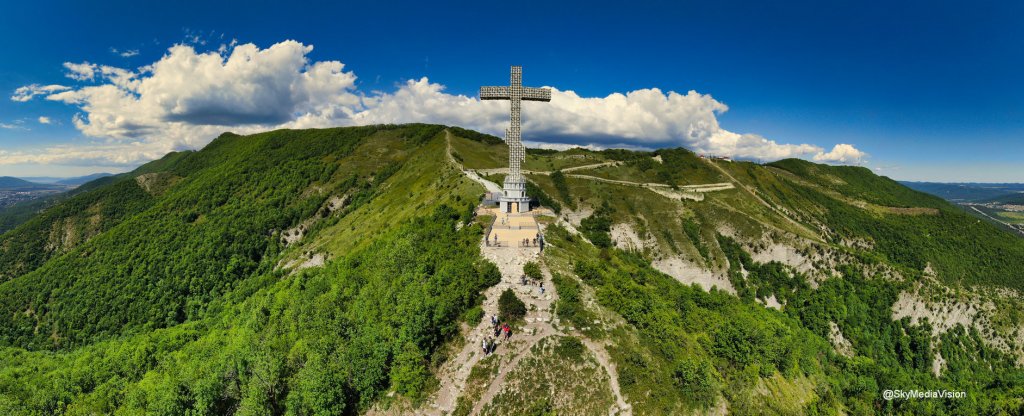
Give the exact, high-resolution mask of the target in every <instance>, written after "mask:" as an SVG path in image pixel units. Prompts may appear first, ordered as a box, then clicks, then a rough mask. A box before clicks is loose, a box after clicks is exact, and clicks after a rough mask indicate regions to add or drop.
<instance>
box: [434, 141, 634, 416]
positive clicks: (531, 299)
mask: <svg viewBox="0 0 1024 416" xmlns="http://www.w3.org/2000/svg"><path fill="white" fill-rule="evenodd" d="M445 133H446V141H447V146H448V152H447V153H448V160H449V161H450V162H451V163H452V164H453V165H454V166H456V167H458V168H459V169H460V170H461V171H462V172H463V173H464V174H465V175H466V176H467V177H469V178H470V179H473V180H474V181H476V182H478V183H480V184H481V185H483V186H484V187H485V188H487V189H488V190H489V191H491V190H492V188H496V190H500V187H498V186H497V185H496V184H494V183H493V182H490V181H487V180H485V179H483V178H481V177H480V176H479V175H477V174H476V173H475V172H473V171H469V170H466V169H465V168H464V167H463V165H462V164H461V163H459V162H458V161H457V160H455V158H454V157H453V156H452V154H451V133H450V132H448V131H445ZM606 164H607V163H604V164H598V165H600V166H603V165H606ZM598 165H588V166H590V167H597V166H598ZM579 168H583V167H577V169H579ZM534 224H536V222H535V221H534ZM480 252H481V255H482V256H483V257H484V258H486V259H488V260H490V261H491V262H493V263H494V264H495V265H497V266H498V270H499V271H500V272H501V280H500V281H499V282H498V283H497V284H496V285H494V286H491V287H490V288H488V289H487V290H485V291H484V296H485V300H484V302H483V305H482V307H483V310H484V319H483V320H481V322H480V323H478V324H477V325H476V326H474V327H472V328H470V329H469V331H468V332H467V333H466V334H465V340H466V342H465V344H463V346H462V348H461V349H460V350H459V351H458V353H457V354H456V355H455V356H454V357H451V358H450V359H448V360H447V361H446V362H445V364H443V365H442V366H441V368H440V369H439V370H438V379H439V380H440V385H441V387H440V388H439V389H438V391H437V392H436V393H434V394H433V395H432V396H431V397H430V398H429V400H428V405H427V406H425V407H424V408H423V411H422V414H427V415H437V416H440V415H446V414H449V413H451V412H452V411H453V410H455V408H456V405H457V404H458V399H459V397H460V396H461V395H462V394H463V393H464V392H465V391H466V387H467V386H466V384H467V381H468V379H469V375H470V373H471V372H472V370H473V367H474V366H476V365H477V363H479V362H480V360H482V359H483V358H484V357H485V355H484V354H483V352H482V350H481V342H482V341H483V340H484V339H487V338H488V337H491V336H493V335H494V332H493V327H492V326H491V321H490V317H491V315H497V314H498V297H499V296H500V295H501V293H502V292H504V291H505V290H506V289H512V290H513V291H514V292H515V293H516V295H517V296H518V297H519V299H521V300H522V301H523V303H525V304H526V308H527V313H526V317H525V318H524V324H523V325H522V327H521V328H519V329H518V330H517V331H515V332H513V334H512V338H511V339H509V340H508V341H500V340H499V344H498V347H497V349H496V350H495V352H494V353H493V354H494V355H497V357H496V358H497V359H498V360H499V363H500V364H499V370H498V372H497V374H495V375H494V377H493V379H491V380H488V381H487V386H486V390H484V392H483V394H482V395H481V396H480V398H478V399H477V400H476V401H475V402H474V403H473V410H472V412H471V414H472V415H478V414H480V412H481V411H482V410H483V408H484V406H486V405H487V404H488V403H490V402H491V400H493V399H494V397H495V396H497V395H498V394H500V393H501V391H502V388H503V387H504V385H505V378H506V377H507V375H508V374H509V373H511V372H512V371H513V370H514V369H515V368H516V367H517V366H518V365H519V362H520V361H521V360H522V359H523V358H524V357H525V356H526V355H527V354H529V352H530V349H531V348H532V347H533V346H534V345H536V344H537V342H538V341H540V340H541V339H543V338H546V337H549V336H553V335H565V334H564V333H563V332H562V331H560V330H558V329H557V328H556V327H555V325H554V324H553V321H554V320H555V316H554V313H553V312H554V303H555V302H556V301H557V300H558V292H557V290H556V288H555V286H554V284H553V283H552V280H551V273H550V271H549V270H548V269H547V267H546V266H544V265H543V262H542V261H541V259H540V252H539V250H538V248H536V247H509V246H507V245H506V246H504V247H494V246H489V245H487V244H485V243H484V242H483V241H481V242H480ZM529 261H536V262H538V263H541V265H542V267H541V269H542V273H543V282H544V288H545V291H544V292H543V293H541V291H540V287H539V286H535V285H532V284H527V285H523V284H522V281H521V277H522V275H523V265H525V264H526V263H527V262H529ZM579 338H581V339H583V341H584V345H586V346H587V348H588V349H589V350H591V351H592V352H593V354H594V356H595V358H596V359H597V361H598V363H600V365H601V367H602V368H604V370H605V371H606V372H607V373H608V375H609V379H610V380H611V381H610V384H611V390H612V391H613V392H614V394H615V404H614V406H613V407H612V408H611V409H609V414H610V415H631V414H632V410H631V407H630V406H629V404H627V403H626V401H625V400H624V398H623V397H622V394H621V392H620V389H619V383H618V373H617V371H616V369H615V365H614V364H613V363H612V362H611V359H610V357H609V356H608V353H607V351H606V350H605V348H604V346H603V345H599V344H597V343H594V342H593V341H590V340H588V339H586V338H585V337H582V336H579ZM417 413H419V412H417Z"/></svg>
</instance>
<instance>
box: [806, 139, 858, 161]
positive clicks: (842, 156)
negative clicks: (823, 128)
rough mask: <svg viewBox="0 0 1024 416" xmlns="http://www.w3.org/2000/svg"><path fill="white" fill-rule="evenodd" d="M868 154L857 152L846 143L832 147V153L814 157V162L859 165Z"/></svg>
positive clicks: (821, 153)
mask: <svg viewBox="0 0 1024 416" xmlns="http://www.w3.org/2000/svg"><path fill="white" fill-rule="evenodd" d="M867 155H868V154H867V153H864V152H862V151H860V150H858V149H857V148H856V147H853V145H850V144H846V143H839V144H837V145H835V146H833V147H832V151H830V152H828V153H825V152H820V153H818V154H816V155H814V160H815V161H817V162H827V163H849V164H853V163H860V162H861V160H863V159H864V158H865V157H866V156H867Z"/></svg>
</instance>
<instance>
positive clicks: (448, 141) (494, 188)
mask: <svg viewBox="0 0 1024 416" xmlns="http://www.w3.org/2000/svg"><path fill="white" fill-rule="evenodd" d="M444 141H445V146H446V147H447V151H446V152H445V154H446V155H447V156H448V162H449V163H451V164H452V165H455V167H456V168H458V169H459V170H461V171H462V173H463V174H464V175H466V177H468V178H469V179H472V180H473V181H474V182H476V183H479V184H480V185H483V186H484V189H487V192H501V186H498V184H496V183H494V182H491V181H489V180H487V179H484V178H482V177H480V175H477V174H476V172H473V171H471V170H467V169H466V167H465V166H463V165H462V163H459V161H458V160H455V156H452V132H450V131H448V130H445V131H444Z"/></svg>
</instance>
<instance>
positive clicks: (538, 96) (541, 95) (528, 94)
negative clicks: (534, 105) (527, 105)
mask: <svg viewBox="0 0 1024 416" xmlns="http://www.w3.org/2000/svg"><path fill="white" fill-rule="evenodd" d="M523 100H525V101H551V90H550V89H547V88H530V87H523Z"/></svg>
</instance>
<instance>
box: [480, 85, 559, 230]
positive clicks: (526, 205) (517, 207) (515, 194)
mask: <svg viewBox="0 0 1024 416" xmlns="http://www.w3.org/2000/svg"><path fill="white" fill-rule="evenodd" d="M480 99H481V100H509V101H510V102H511V106H512V108H511V124H510V126H509V128H508V129H506V130H505V142H506V143H508V176H505V184H504V186H503V190H504V195H503V196H502V198H501V201H500V205H501V210H502V212H527V211H529V210H530V199H529V198H528V197H527V196H526V180H525V179H523V173H522V163H523V161H524V160H525V158H526V153H525V151H524V149H523V141H522V140H523V136H522V127H521V126H520V113H521V111H522V108H521V107H522V102H523V100H526V101H551V90H549V89H547V88H530V87H524V86H523V67H521V66H513V67H512V82H511V84H510V85H509V86H507V87H480Z"/></svg>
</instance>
